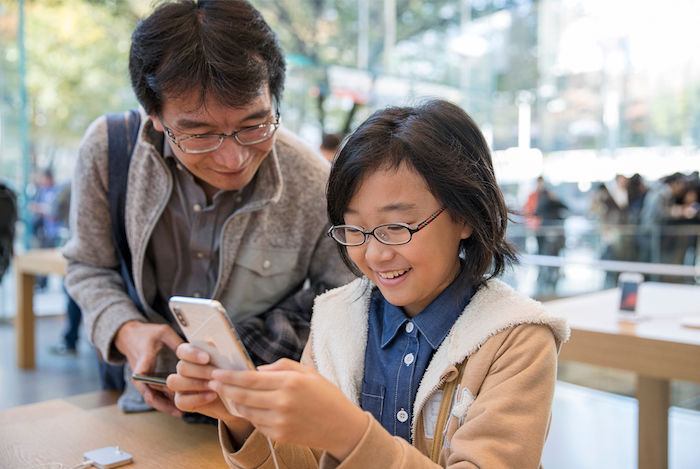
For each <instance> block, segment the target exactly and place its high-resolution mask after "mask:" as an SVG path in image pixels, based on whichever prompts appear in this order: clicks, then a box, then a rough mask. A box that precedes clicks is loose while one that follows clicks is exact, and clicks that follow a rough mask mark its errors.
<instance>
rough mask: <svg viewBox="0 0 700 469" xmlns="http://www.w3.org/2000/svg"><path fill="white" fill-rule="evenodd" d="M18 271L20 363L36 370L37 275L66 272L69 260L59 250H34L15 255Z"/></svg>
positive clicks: (17, 323)
mask: <svg viewBox="0 0 700 469" xmlns="http://www.w3.org/2000/svg"><path fill="white" fill-rule="evenodd" d="M14 264H15V272H16V273H17V314H16V316H15V330H16V334H17V366H18V367H19V368H24V369H33V368H34V367H35V360H34V278H35V277H36V276H37V275H49V274H58V275H66V264H67V262H66V259H65V258H64V257H63V255H61V252H60V251H59V250H58V249H32V250H30V251H27V252H24V253H22V254H17V255H16V256H15V258H14Z"/></svg>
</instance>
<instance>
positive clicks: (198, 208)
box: [192, 204, 202, 212]
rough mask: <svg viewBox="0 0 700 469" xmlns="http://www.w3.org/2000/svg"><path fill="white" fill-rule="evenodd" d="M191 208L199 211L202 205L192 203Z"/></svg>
mask: <svg viewBox="0 0 700 469" xmlns="http://www.w3.org/2000/svg"><path fill="white" fill-rule="evenodd" d="M192 209H194V211H195V212H201V211H202V206H201V205H199V204H194V205H193V206H192Z"/></svg>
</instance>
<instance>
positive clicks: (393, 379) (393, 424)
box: [361, 271, 474, 442]
mask: <svg viewBox="0 0 700 469" xmlns="http://www.w3.org/2000/svg"><path fill="white" fill-rule="evenodd" d="M473 293H474V288H473V286H472V285H471V283H470V282H469V281H468V279H467V275H464V272H463V271H462V272H461V273H460V274H459V275H458V276H457V278H456V279H455V280H454V281H453V282H452V283H451V284H450V285H449V286H448V287H447V288H446V289H445V290H443V292H442V293H440V295H438V297H437V298H435V299H434V300H433V302H432V303H430V304H429V305H428V307H426V308H425V309H424V310H423V311H421V312H420V313H419V314H418V315H416V316H415V317H414V318H413V319H411V318H408V317H407V316H406V315H405V314H404V312H403V310H402V309H401V308H400V307H397V306H394V305H392V304H390V303H389V302H387V301H386V300H385V299H384V297H383V296H382V294H381V292H380V291H379V289H378V288H374V290H373V292H372V297H371V301H370V307H369V331H368V334H367V350H366V352H365V374H364V378H363V380H362V396H361V407H362V409H364V410H366V411H368V412H370V413H371V414H372V415H373V416H374V418H375V419H377V421H378V422H379V423H381V424H382V426H383V427H384V428H385V429H386V430H387V431H388V432H389V433H391V434H392V435H394V436H400V437H401V438H404V439H405V440H406V441H408V442H411V421H412V418H413V415H412V414H413V401H414V400H415V397H416V392H417V391H418V384H419V383H420V381H421V378H422V377H423V373H425V369H426V368H427V366H428V363H430V359H431V358H432V357H433V353H434V352H435V350H437V348H438V346H440V344H441V343H442V341H443V340H444V339H445V337H446V336H447V334H448V333H449V332H450V329H451V328H452V325H453V324H454V323H455V321H456V320H457V318H458V317H459V316H460V315H461V314H462V311H464V308H465V307H466V306H467V304H468V303H469V301H470V300H471V297H472V295H473Z"/></svg>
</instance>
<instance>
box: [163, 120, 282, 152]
mask: <svg viewBox="0 0 700 469" xmlns="http://www.w3.org/2000/svg"><path fill="white" fill-rule="evenodd" d="M160 123H161V125H162V126H163V128H164V129H165V133H166V134H167V135H168V138H169V139H170V141H171V142H173V143H174V144H175V145H177V147H178V148H179V149H180V150H182V151H183V152H185V153H191V154H197V153H207V152H210V151H214V150H216V149H217V148H219V147H220V146H221V144H222V143H223V142H224V139H225V138H233V139H235V140H236V142H238V144H239V145H244V146H245V145H255V144H256V143H261V142H264V141H265V140H269V139H270V138H272V136H273V135H274V134H275V132H276V131H277V129H278V128H279V126H280V113H279V111H277V113H276V114H275V122H271V123H265V124H260V125H254V126H252V127H246V128H245V129H241V130H239V131H238V132H233V133H230V134H202V135H187V136H185V137H181V138H179V139H178V138H177V137H175V134H174V133H173V131H172V130H170V129H169V128H168V127H166V126H165V124H163V121H162V120H161V121H160Z"/></svg>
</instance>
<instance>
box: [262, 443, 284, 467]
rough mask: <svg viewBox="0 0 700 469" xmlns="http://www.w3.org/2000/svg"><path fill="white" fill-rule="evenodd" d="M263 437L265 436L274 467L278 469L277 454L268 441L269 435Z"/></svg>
mask: <svg viewBox="0 0 700 469" xmlns="http://www.w3.org/2000/svg"><path fill="white" fill-rule="evenodd" d="M265 438H267V444H268V445H270V453H272V462H273V463H274V464H275V469H280V466H279V465H278V464H277V456H276V455H275V448H274V447H273V446H272V441H270V437H269V436H266V437H265Z"/></svg>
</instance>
